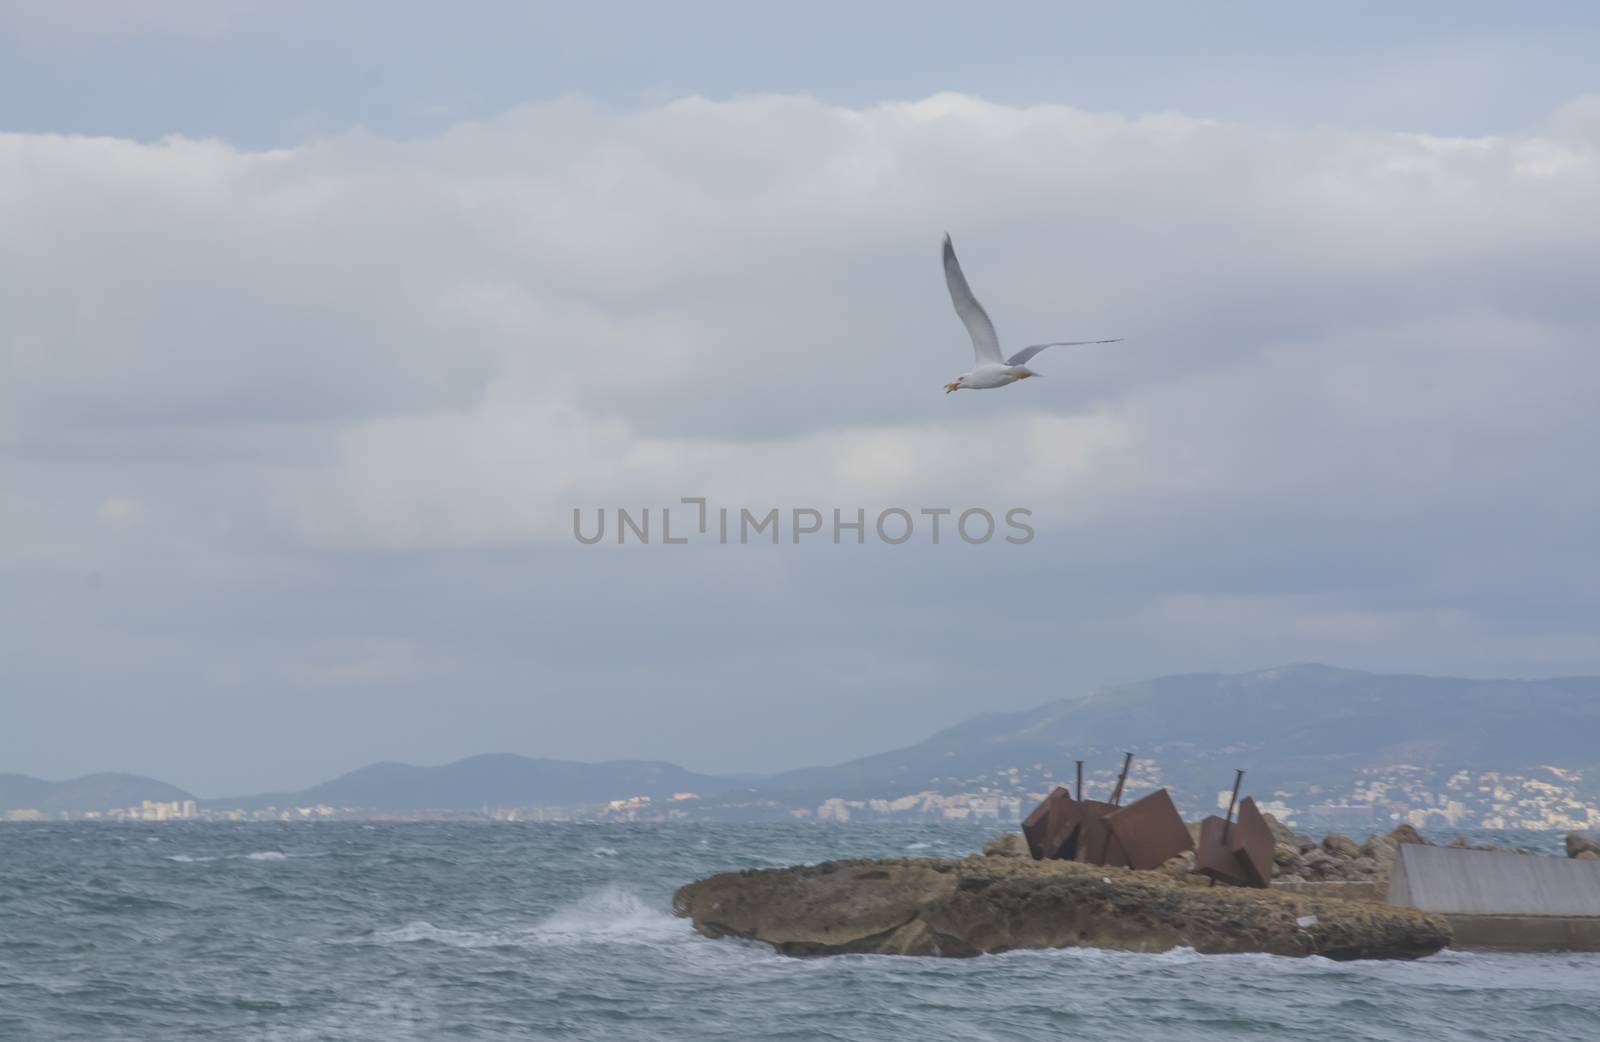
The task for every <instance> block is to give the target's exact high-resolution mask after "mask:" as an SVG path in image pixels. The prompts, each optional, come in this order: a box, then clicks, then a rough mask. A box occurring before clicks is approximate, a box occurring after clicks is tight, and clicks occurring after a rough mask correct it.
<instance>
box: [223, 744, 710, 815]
mask: <svg viewBox="0 0 1600 1042" xmlns="http://www.w3.org/2000/svg"><path fill="white" fill-rule="evenodd" d="M733 784H736V783H734V782H732V781H730V780H728V779H723V778H716V777H712V776H710V775H705V774H696V773H694V772H693V771H687V770H684V769H683V768H682V767H677V766H674V765H673V764H670V763H660V762H655V761H647V760H615V761H611V762H606V763H577V762H574V761H570V760H548V759H532V758H529V757H526V756H516V755H513V754H511V753H490V754H485V755H482V756H473V757H469V758H467V759H465V760H458V761H456V762H455V763H448V764H444V765H442V766H438V767H417V766H413V765H411V764H404V763H375V764H371V765H369V766H367V767H362V768H360V769H359V770H354V771H351V772H350V773H349V774H345V775H341V776H340V777H338V778H334V779H333V780H332V781H326V782H323V783H321V784H320V785H314V786H312V787H311V788H309V789H303V790H300V791H298V792H280V793H263V794H261V795H256V796H246V797H240V798H236V799H223V800H208V801H206V804H207V805H208V806H211V805H215V806H226V807H239V808H243V809H247V810H250V809H257V808H261V807H267V806H278V807H289V806H296V807H301V806H313V805H316V804H323V805H326V806H332V807H359V808H363V809H366V810H374V811H383V812H388V813H405V812H407V811H413V810H478V809H479V808H481V807H484V806H490V807H574V806H586V805H594V804H604V803H607V802H609V801H611V800H616V799H625V798H628V797H632V796H650V797H651V798H653V799H663V798H671V796H672V795H673V794H674V793H682V792H692V793H695V794H697V795H705V794H707V793H714V792H721V791H723V790H725V789H727V788H729V787H730V786H732V785H733Z"/></svg>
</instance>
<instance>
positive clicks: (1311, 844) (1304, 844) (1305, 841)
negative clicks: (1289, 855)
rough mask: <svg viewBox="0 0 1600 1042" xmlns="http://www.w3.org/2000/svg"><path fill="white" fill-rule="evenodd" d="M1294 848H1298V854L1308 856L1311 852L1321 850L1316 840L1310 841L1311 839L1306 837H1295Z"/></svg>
mask: <svg viewBox="0 0 1600 1042" xmlns="http://www.w3.org/2000/svg"><path fill="white" fill-rule="evenodd" d="M1296 846H1298V847H1299V848H1300V853H1302V854H1309V853H1311V852H1312V851H1313V850H1321V849H1322V848H1321V847H1320V846H1318V845H1317V841H1316V840H1314V839H1311V838H1309V837H1306V836H1299V837H1297V838H1296Z"/></svg>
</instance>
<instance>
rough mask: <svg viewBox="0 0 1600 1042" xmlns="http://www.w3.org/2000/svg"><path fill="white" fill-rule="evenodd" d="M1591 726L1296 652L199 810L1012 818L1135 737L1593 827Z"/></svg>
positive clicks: (169, 792)
mask: <svg viewBox="0 0 1600 1042" xmlns="http://www.w3.org/2000/svg"><path fill="white" fill-rule="evenodd" d="M1597 737H1600V677H1574V678H1565V679H1557V680H1534V681H1518V680H1462V679H1453V678H1443V677H1421V676H1407V675H1385V674H1372V673H1362V672H1358V671H1355V670H1346V669H1335V668H1331V667H1328V666H1319V665H1297V666H1285V667H1282V668H1279V669H1272V670H1265V671H1262V672H1256V673H1246V674H1238V675H1222V674H1192V675H1184V676H1173V677H1165V678H1161V679H1158V680H1152V681H1148V682H1144V683H1139V684H1130V685H1126V686H1121V687H1114V688H1107V689H1102V690H1096V691H1091V692H1088V693H1086V694H1084V695H1081V696H1077V697H1071V698H1064V699H1058V700H1056V701H1052V702H1048V703H1045V704H1044V705H1041V706H1038V707H1037V708H1034V709H1030V710H1027V711H1024V712H1018V713H989V714H984V715H982V716H977V717H974V718H972V719H970V720H967V721H965V722H963V723H960V724H957V725H956V726H954V727H950V728H947V729H945V730H943V731H940V732H938V733H937V734H935V735H933V736H931V737H929V738H928V739H927V740H925V741H922V742H919V743H917V744H916V745H912V746H908V747H906V748H903V749H896V750H892V751H889V752H885V753H880V754H878V755H875V756H869V757H865V758H863V759H859V760H852V761H850V762H847V763H842V764H838V765H835V766H831V767H812V768H805V769H802V770H796V771H788V772H785V773H782V774H777V775H772V776H768V777H762V778H750V777H740V778H729V777H717V776H712V775H705V774H697V773H694V772H691V771H687V770H684V769H683V768H680V767H676V766H674V765H672V764H669V763H660V762H651V761H615V762H610V763H574V762H570V761H561V760H548V759H529V758H527V757H522V756H515V755H510V754H498V755H486V756H475V757H472V758H470V759H466V760H461V761H458V762H456V763H451V764H445V765H443V766H439V767H416V766H410V765H407V764H399V763H379V764H373V765H371V766H368V767H363V768H361V769H359V770H356V771H352V772H351V773H349V774H346V775H343V776H341V777H339V778H335V779H333V780H331V781H328V782H324V783H322V784H320V785H316V786H313V787H312V788H310V789H305V790H302V791H299V792H284V793H267V794H261V795H256V796H248V797H240V798H236V799H221V800H204V801H201V806H202V808H205V809H207V810H215V811H221V810H225V809H232V810H238V811H243V812H247V813H250V814H255V815H257V816H259V815H260V812H262V811H263V810H264V809H265V808H269V807H271V808H289V807H307V806H316V805H321V806H323V807H331V808H339V809H340V811H341V812H346V811H359V812H375V813H382V814H395V815H403V814H408V813H415V812H420V811H431V812H462V813H468V812H481V811H483V810H485V809H497V808H524V809H530V810H537V809H544V810H551V809H558V808H565V809H567V810H570V811H576V812H579V813H588V814H598V815H601V816H604V815H607V814H611V815H623V816H660V815H661V814H663V813H669V812H670V813H671V814H672V815H673V816H689V817H713V818H723V819H741V818H746V819H748V818H756V819H761V818H772V817H776V816H782V817H823V818H833V819H844V818H846V817H863V816H865V817H872V816H880V815H885V816H896V815H906V814H912V815H923V816H928V815H932V816H942V817H961V816H963V815H968V814H972V815H978V816H995V815H998V816H999V817H1001V818H1007V817H1014V816H1015V815H1016V814H1018V813H1025V812H1026V810H1027V809H1028V807H1030V806H1031V801H1032V800H1034V799H1037V797H1038V795H1039V794H1040V793H1043V792H1045V791H1047V790H1048V789H1049V787H1050V786H1051V785H1053V784H1056V783H1058V782H1061V781H1064V780H1066V779H1068V778H1069V777H1070V776H1071V774H1072V769H1073V761H1074V760H1075V759H1083V760H1085V761H1087V763H1086V772H1087V775H1088V781H1089V785H1090V788H1091V793H1093V792H1096V791H1098V792H1099V793H1100V794H1101V795H1104V794H1105V792H1106V791H1107V790H1108V789H1109V786H1110V784H1111V780H1112V778H1113V776H1114V775H1115V773H1116V769H1117V767H1118V766H1120V762H1121V753H1122V752H1123V751H1124V750H1130V751H1133V752H1134V753H1136V754H1137V756H1138V760H1137V762H1136V766H1135V771H1134V775H1133V779H1132V782H1131V791H1132V792H1134V793H1137V792H1138V791H1141V790H1143V789H1147V788H1149V787H1152V786H1154V785H1158V784H1164V785H1167V786H1169V787H1170V788H1172V790H1173V791H1174V795H1175V797H1176V798H1177V799H1178V801H1179V805H1180V807H1182V808H1183V809H1184V810H1185V812H1186V813H1189V814H1191V815H1197V814H1200V813H1203V812H1207V811H1209V810H1210V809H1211V806H1212V805H1213V804H1214V803H1215V801H1216V795H1217V793H1218V792H1219V791H1222V790H1225V789H1227V788H1228V787H1229V785H1230V784H1231V782H1232V779H1233V773H1232V771H1233V768H1235V767H1242V768H1246V769H1247V770H1248V771H1249V774H1248V777H1247V780H1246V785H1245V788H1246V791H1248V792H1253V793H1255V794H1256V795H1257V796H1258V798H1261V799H1264V800H1267V801H1275V802H1277V803H1278V804H1280V805H1281V807H1282V811H1283V812H1284V813H1286V814H1291V815H1293V814H1297V815H1299V816H1300V817H1302V818H1313V819H1314V818H1317V817H1318V816H1319V815H1320V816H1323V817H1328V818H1333V819H1337V818H1339V817H1340V816H1344V817H1348V818H1354V819H1360V818H1362V817H1363V816H1368V817H1371V818H1373V819H1374V820H1385V819H1393V818H1396V817H1402V818H1407V819H1408V820H1414V821H1418V820H1426V821H1428V822H1429V823H1436V822H1435V820H1434V819H1435V818H1442V819H1443V822H1444V823H1446V824H1450V825H1456V824H1461V823H1470V824H1481V823H1483V822H1485V821H1488V822H1490V823H1491V824H1490V827H1494V826H1493V821H1495V820H1503V821H1504V823H1505V826H1506V827H1512V826H1516V825H1521V826H1527V827H1549V828H1555V827H1561V826H1562V825H1563V824H1564V823H1571V822H1575V823H1577V824H1584V825H1593V824H1595V823H1600V786H1597V785H1596V784H1595V782H1596V781H1600V770H1597V769H1596V768H1597V767H1600V741H1597ZM675 796H676V797H678V798H677V799H674V797H675ZM188 798H192V797H190V796H189V795H188V794H187V793H184V792H182V790H179V789H176V788H174V787H173V786H170V785H165V784H164V783H162V782H158V781H154V780H152V779H147V778H138V777H136V776H132V775H91V776H89V777H87V778H80V779H77V780H75V781H71V782H61V783H50V782H42V781H39V780H37V779H33V778H26V777H23V776H21V775H0V812H4V811H7V810H11V809H17V808H34V809H38V810H41V811H46V812H55V811H63V810H64V811H84V810H102V809H105V808H107V807H113V806H128V805H132V804H137V803H138V802H139V801H140V800H143V799H152V800H175V799H177V800H181V799H188ZM613 801H617V802H618V803H619V804H621V806H616V807H613V806H610V804H611V803H612V802H613ZM663 808H667V809H666V810H663ZM963 808H965V809H963ZM1419 816H1420V817H1419Z"/></svg>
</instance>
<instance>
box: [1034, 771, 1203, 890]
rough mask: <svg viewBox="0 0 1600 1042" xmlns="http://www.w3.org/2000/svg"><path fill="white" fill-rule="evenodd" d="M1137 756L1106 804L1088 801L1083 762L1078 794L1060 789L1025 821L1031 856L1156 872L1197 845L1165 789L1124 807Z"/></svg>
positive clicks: (1048, 797) (1120, 776)
mask: <svg viewBox="0 0 1600 1042" xmlns="http://www.w3.org/2000/svg"><path fill="white" fill-rule="evenodd" d="M1132 768H1133V754H1132V753H1127V754H1125V755H1124V756H1123V759H1122V770H1121V772H1120V773H1119V774H1118V775H1117V784H1116V787H1115V788H1114V789H1112V792H1111V798H1110V799H1109V800H1106V801H1101V800H1087V799H1084V798H1083V761H1082V760H1079V761H1078V768H1077V796H1076V798H1074V797H1073V796H1072V795H1071V794H1069V793H1068V792H1067V790H1066V789H1065V788H1062V787H1059V786H1058V787H1057V788H1056V789H1055V790H1053V791H1052V792H1051V793H1050V795H1048V796H1046V797H1045V798H1044V802H1042V803H1040V804H1039V806H1038V807H1036V808H1034V810H1033V813H1032V814H1029V815H1028V817H1027V820H1025V821H1024V822H1023V823H1022V834H1023V835H1024V836H1025V837H1026V838H1027V840H1028V852H1029V853H1031V854H1032V855H1033V856H1034V858H1035V859H1036V860H1041V861H1042V860H1047V859H1051V858H1059V859H1061V860H1064V861H1078V862H1081V863H1083V864H1090V865H1109V866H1112V867H1114V868H1156V867H1158V866H1159V865H1161V863H1162V862H1164V861H1166V860H1167V859H1168V858H1170V857H1173V856H1174V855H1176V854H1181V853H1183V852H1184V851H1185V850H1188V849H1189V848H1190V847H1191V846H1192V845H1193V844H1192V843H1191V842H1190V839H1189V830H1188V829H1187V828H1185V827H1184V824H1183V818H1182V817H1180V816H1179V814H1178V809H1177V807H1175V806H1174V805H1173V803H1172V797H1171V795H1170V794H1168V792H1167V790H1165V789H1158V790H1157V791H1155V792H1153V793H1151V794H1149V795H1148V796H1144V797H1141V798H1140V799H1137V800H1135V801H1134V802H1133V803H1130V804H1129V805H1128V806H1126V807H1124V806H1122V792H1123V789H1124V788H1126V786H1127V783H1128V772H1129V771H1130V770H1131V769H1132Z"/></svg>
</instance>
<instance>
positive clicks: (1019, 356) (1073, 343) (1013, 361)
mask: <svg viewBox="0 0 1600 1042" xmlns="http://www.w3.org/2000/svg"><path fill="white" fill-rule="evenodd" d="M1120 343H1122V338H1121V337H1120V336H1119V337H1113V338H1112V339H1110V340H1055V341H1052V342H1050V343H1048V344H1034V345H1033V346H1031V347H1025V348H1023V349H1022V350H1021V351H1018V352H1017V353H1016V354H1014V355H1012V356H1011V357H1010V358H1008V359H1006V365H1022V364H1023V363H1025V362H1026V361H1027V360H1028V359H1030V358H1032V357H1033V356H1034V355H1036V354H1038V353H1039V352H1040V351H1043V350H1044V349H1045V348H1047V347H1079V346H1081V345H1083V344H1120Z"/></svg>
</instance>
